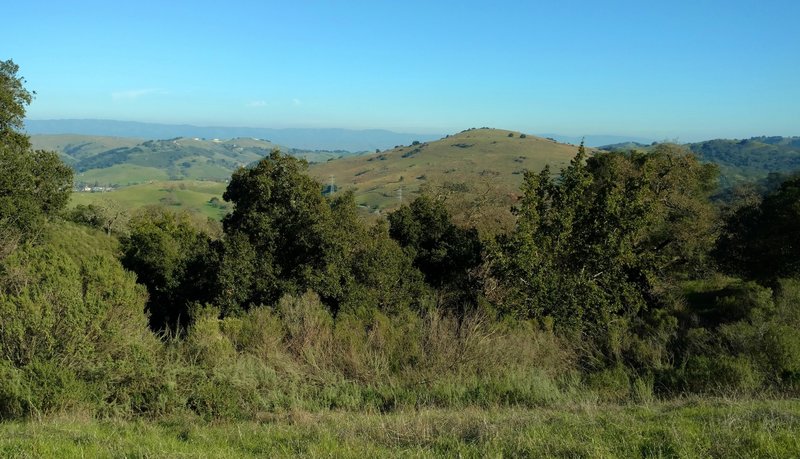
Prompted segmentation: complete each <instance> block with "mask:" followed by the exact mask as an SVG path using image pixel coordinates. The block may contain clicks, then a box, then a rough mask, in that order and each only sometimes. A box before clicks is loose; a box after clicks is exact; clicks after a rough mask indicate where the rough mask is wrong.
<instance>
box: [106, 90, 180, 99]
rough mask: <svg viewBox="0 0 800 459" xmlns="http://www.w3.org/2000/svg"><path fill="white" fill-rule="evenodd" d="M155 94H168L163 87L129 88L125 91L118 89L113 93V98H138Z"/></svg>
mask: <svg viewBox="0 0 800 459" xmlns="http://www.w3.org/2000/svg"><path fill="white" fill-rule="evenodd" d="M153 94H167V91H164V90H163V89H156V88H147V89H128V90H125V91H116V92H112V93H111V98H112V99H114V100H136V99H139V98H141V97H144V96H150V95H153Z"/></svg>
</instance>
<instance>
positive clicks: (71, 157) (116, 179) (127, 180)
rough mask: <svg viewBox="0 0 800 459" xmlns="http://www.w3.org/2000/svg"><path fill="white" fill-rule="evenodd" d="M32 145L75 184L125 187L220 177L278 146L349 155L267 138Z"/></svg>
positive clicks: (306, 153) (303, 153) (321, 155)
mask: <svg viewBox="0 0 800 459" xmlns="http://www.w3.org/2000/svg"><path fill="white" fill-rule="evenodd" d="M32 142H33V144H34V147H35V148H37V149H44V150H55V151H57V152H58V153H59V154H60V155H61V157H62V159H63V160H64V162H66V163H67V164H69V165H70V166H72V168H73V169H75V181H76V184H77V185H79V186H81V185H90V186H91V185H100V186H115V187H119V186H128V185H135V184H140V183H145V182H149V181H151V180H185V179H189V180H216V181H224V180H227V179H228V178H230V176H231V173H232V172H233V171H234V170H235V169H236V168H238V167H240V166H244V165H247V164H250V163H252V162H254V161H257V160H258V159H260V158H262V157H264V156H266V155H267V154H269V152H271V151H272V150H273V149H275V148H278V149H280V150H282V151H284V152H287V153H289V154H291V155H293V156H297V157H302V158H304V159H306V160H308V161H310V162H317V161H327V160H329V159H334V158H338V157H341V156H347V155H352V154H353V153H351V152H348V151H339V150H337V151H327V150H324V151H323V150H315V151H310V150H300V149H295V148H289V147H284V146H281V145H278V144H275V143H273V142H270V141H268V140H262V139H253V138H235V139H229V140H219V139H200V138H186V137H179V138H174V139H168V140H147V141H142V140H140V139H129V138H121V137H99V136H84V135H37V136H33V137H32Z"/></svg>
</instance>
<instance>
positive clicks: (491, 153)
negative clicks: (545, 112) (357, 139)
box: [310, 128, 578, 213]
mask: <svg viewBox="0 0 800 459" xmlns="http://www.w3.org/2000/svg"><path fill="white" fill-rule="evenodd" d="M577 150H578V147H577V146H575V145H569V144H562V143H558V142H555V141H553V140H549V139H544V138H541V137H535V136H531V135H525V134H522V133H519V132H514V131H507V130H502V129H489V128H481V129H470V130H466V131H462V132H460V133H458V134H455V135H451V136H447V137H445V138H442V139H440V140H437V141H433V142H419V143H414V144H412V145H399V146H397V147H395V148H393V149H390V150H387V151H383V152H380V153H374V154H369V155H362V156H358V157H350V158H343V159H339V160H336V161H329V162H326V163H320V164H314V165H312V166H311V168H310V172H311V174H312V175H313V176H314V177H315V178H317V179H318V180H320V181H321V182H323V183H325V184H328V186H327V188H328V189H329V191H330V185H329V184H330V181H331V177H332V178H333V181H334V190H348V189H352V190H354V192H355V197H356V201H357V203H358V204H359V205H361V206H362V207H365V208H367V209H368V210H369V211H371V212H377V213H380V212H384V211H387V210H391V209H394V208H396V207H398V206H399V205H400V203H401V201H402V200H412V199H413V198H414V197H415V196H416V195H417V194H418V193H419V192H420V190H421V189H425V188H427V189H428V190H431V191H433V192H435V193H447V194H448V195H453V196H454V198H456V197H457V198H458V199H462V200H464V199H466V200H469V201H471V202H474V201H475V200H476V199H482V200H484V202H485V203H488V202H490V201H491V202H493V203H494V204H499V205H496V206H492V207H498V208H500V209H501V210H507V209H508V207H509V206H510V203H511V202H513V200H514V196H516V194H517V193H518V192H519V186H520V184H521V183H522V172H523V171H524V170H525V169H531V170H536V171H538V170H540V169H541V168H543V167H544V166H545V165H546V164H549V165H550V166H551V167H552V169H553V171H554V172H556V173H557V172H558V171H559V170H560V169H561V168H562V167H564V166H566V165H567V164H568V163H569V161H570V159H572V157H573V156H575V153H576V152H577ZM465 195H466V196H465Z"/></svg>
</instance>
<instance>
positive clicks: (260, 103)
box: [247, 100, 267, 107]
mask: <svg viewBox="0 0 800 459" xmlns="http://www.w3.org/2000/svg"><path fill="white" fill-rule="evenodd" d="M247 106H248V107H266V106H267V102H266V101H264V100H254V101H251V102H248V103H247Z"/></svg>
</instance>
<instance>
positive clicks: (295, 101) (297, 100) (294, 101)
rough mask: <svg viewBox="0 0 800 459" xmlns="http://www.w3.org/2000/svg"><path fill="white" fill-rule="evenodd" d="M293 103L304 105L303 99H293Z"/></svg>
mask: <svg viewBox="0 0 800 459" xmlns="http://www.w3.org/2000/svg"><path fill="white" fill-rule="evenodd" d="M292 104H294V105H295V106H299V105H303V101H301V100H300V99H292Z"/></svg>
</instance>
